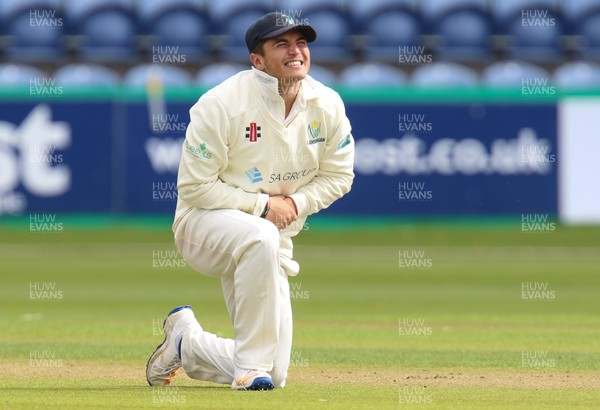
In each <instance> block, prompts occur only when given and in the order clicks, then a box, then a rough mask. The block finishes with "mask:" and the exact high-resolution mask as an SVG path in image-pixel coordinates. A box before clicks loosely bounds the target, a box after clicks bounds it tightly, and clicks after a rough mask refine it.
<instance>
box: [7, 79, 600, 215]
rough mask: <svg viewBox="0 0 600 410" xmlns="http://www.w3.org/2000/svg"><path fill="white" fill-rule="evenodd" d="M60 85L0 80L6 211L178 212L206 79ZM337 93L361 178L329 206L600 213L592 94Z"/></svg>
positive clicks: (352, 210)
mask: <svg viewBox="0 0 600 410" xmlns="http://www.w3.org/2000/svg"><path fill="white" fill-rule="evenodd" d="M55 88H56V89H53V90H46V92H42V91H43V90H41V91H40V90H37V89H33V90H32V89H29V90H28V92H23V90H2V91H1V92H0V215H3V214H4V215H15V214H16V215H18V214H24V213H40V212H53V213H72V212H78V213H135V214H137V213H142V214H150V213H172V212H173V210H174V208H175V201H176V198H177V190H176V177H177V169H178V164H179V157H180V155H181V146H182V142H183V139H184V137H185V132H186V129H187V125H188V121H189V114H188V111H189V108H190V107H191V105H192V104H193V103H194V102H195V101H196V100H197V99H198V98H199V96H200V95H201V94H202V92H203V91H204V90H200V89H187V90H168V91H167V92H166V93H165V94H164V95H157V94H156V93H153V92H152V90H150V92H149V93H146V91H145V90H143V89H126V88H114V89H104V90H97V89H96V90H94V89H76V90H75V89H74V90H69V89H66V88H65V89H63V88H62V87H55ZM49 91H50V92H49ZM340 93H341V94H342V97H343V98H344V100H345V103H346V109H347V115H348V117H349V118H350V120H351V123H352V126H353V135H354V138H355V141H356V161H355V172H356V179H355V183H354V186H353V189H352V192H351V193H350V194H349V195H348V197H347V198H346V199H345V200H344V201H339V202H338V203H336V204H335V205H334V206H332V207H331V209H329V210H327V211H326V212H327V213H331V214H363V215H364V214H378V215H395V214H400V215H417V216H430V215H507V214H511V215H512V214H520V215H532V214H533V215H547V216H556V215H558V213H559V204H560V205H561V207H560V212H561V215H563V214H564V217H565V219H566V220H568V221H571V222H586V221H587V222H589V221H594V220H596V221H597V220H600V217H599V216H598V213H599V212H600V211H599V210H600V205H599V204H600V194H599V193H598V191H597V190H596V191H593V190H590V189H589V187H590V185H589V183H588V182H589V181H587V182H586V180H588V179H589V180H591V177H592V175H598V174H599V173H598V170H594V169H592V168H591V167H592V166H593V167H596V168H597V167H598V161H591V155H593V154H592V152H594V153H595V152H599V150H594V149H591V150H590V149H589V147H590V146H591V145H593V144H595V145H598V144H599V143H598V141H600V139H598V138H595V141H593V142H592V140H594V138H593V137H594V135H595V134H594V131H593V130H594V125H593V122H594V121H595V119H597V118H598V117H599V115H598V114H599V113H600V109H599V108H598V106H599V105H600V102H599V101H600V99H599V98H598V96H599V95H597V94H593V93H591V94H590V93H580V95H572V94H571V95H570V96H569V95H562V94H559V93H556V92H553V93H543V94H542V95H532V94H529V93H527V92H524V90H523V89H521V90H495V91H494V90H484V89H476V90H438V91H435V90H410V89H403V90H356V89H355V90H340ZM584 97H585V98H584ZM590 107H591V108H590ZM559 112H560V115H559ZM596 132H597V131H596ZM242 137H243V135H242ZM280 154H281V158H280V159H281V160H285V156H286V155H290V154H289V153H280ZM586 158H587V160H586ZM561 161H564V162H565V164H561ZM582 161H584V162H583V163H582ZM563 165H565V166H567V165H568V166H569V169H564V166H563ZM295 171H297V170H295ZM559 174H560V177H559ZM559 181H561V184H562V185H561V189H560V190H559ZM590 191H592V192H590ZM559 193H562V194H565V195H566V194H568V198H565V197H562V198H561V199H559ZM582 195H583V198H585V200H586V204H585V206H584V207H583V209H581V208H582V207H581V206H580V199H581V198H582ZM563 211H564V212H563ZM582 215H583V217H582Z"/></svg>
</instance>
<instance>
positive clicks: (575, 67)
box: [552, 61, 600, 90]
mask: <svg viewBox="0 0 600 410" xmlns="http://www.w3.org/2000/svg"><path fill="white" fill-rule="evenodd" d="M552 83H553V84H555V85H556V86H557V87H558V88H561V89H567V90H569V89H582V90H589V89H595V90H597V89H600V65H599V64H595V63H591V62H589V61H572V62H570V63H565V64H563V65H561V66H560V67H558V68H557V69H556V70H555V71H554V74H553V76H552Z"/></svg>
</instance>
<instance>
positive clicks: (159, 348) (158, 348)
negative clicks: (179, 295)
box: [146, 305, 192, 386]
mask: <svg viewBox="0 0 600 410" xmlns="http://www.w3.org/2000/svg"><path fill="white" fill-rule="evenodd" d="M183 309H190V310H191V309H192V307H191V306H190V305H185V306H178V307H176V308H175V309H173V310H171V311H170V312H169V314H168V315H167V318H166V319H165V321H164V322H163V330H164V332H165V339H164V340H163V342H162V343H161V344H159V345H158V346H156V349H154V353H152V354H151V355H150V358H149V359H148V362H147V363H146V381H147V382H148V385H150V386H160V385H157V384H152V383H150V377H149V374H148V370H149V369H150V365H151V364H153V363H154V361H155V360H153V359H156V358H157V357H158V356H160V355H161V354H162V352H163V350H164V349H165V348H166V345H167V339H168V338H169V335H170V334H171V333H170V332H171V330H172V327H170V328H169V329H168V330H167V320H169V318H170V317H171V316H172V315H174V314H175V313H177V312H179V311H181V310H183ZM176 373H177V370H175V371H173V373H171V374H170V375H169V378H168V379H167V381H166V383H165V384H164V385H165V386H168V385H169V384H170V383H171V379H172V378H173V377H175V374H176Z"/></svg>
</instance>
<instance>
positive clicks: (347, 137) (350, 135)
mask: <svg viewBox="0 0 600 410" xmlns="http://www.w3.org/2000/svg"><path fill="white" fill-rule="evenodd" d="M351 140H352V134H348V135H346V136H345V137H344V139H343V140H342V142H340V145H338V147H337V151H339V150H341V149H342V148H344V147H345V146H347V145H348V144H350V141H351Z"/></svg>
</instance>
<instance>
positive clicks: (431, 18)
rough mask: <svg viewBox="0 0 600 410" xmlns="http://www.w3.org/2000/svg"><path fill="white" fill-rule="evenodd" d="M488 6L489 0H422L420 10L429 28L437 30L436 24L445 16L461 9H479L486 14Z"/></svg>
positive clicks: (432, 30) (433, 30)
mask: <svg viewBox="0 0 600 410" xmlns="http://www.w3.org/2000/svg"><path fill="white" fill-rule="evenodd" d="M487 6H488V0H421V1H420V2H419V11H420V13H421V15H422V16H423V20H424V22H425V23H426V24H427V25H428V30H429V31H431V32H435V31H436V24H437V23H438V22H439V20H440V19H441V18H442V17H443V16H445V15H447V14H451V13H453V12H456V11H459V10H477V11H479V12H480V13H483V14H485V13H487V11H488V10H487Z"/></svg>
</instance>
